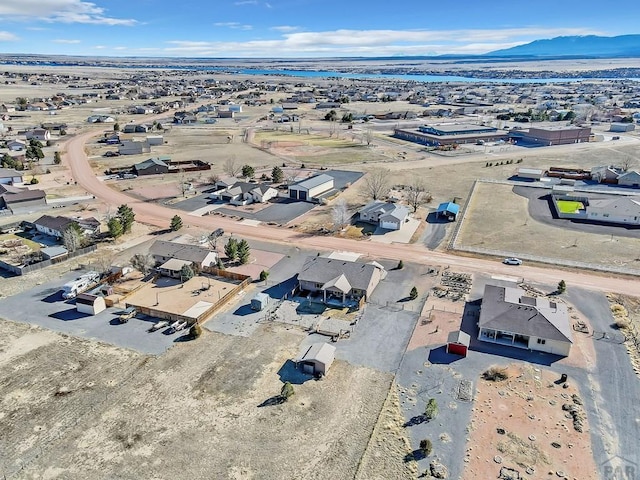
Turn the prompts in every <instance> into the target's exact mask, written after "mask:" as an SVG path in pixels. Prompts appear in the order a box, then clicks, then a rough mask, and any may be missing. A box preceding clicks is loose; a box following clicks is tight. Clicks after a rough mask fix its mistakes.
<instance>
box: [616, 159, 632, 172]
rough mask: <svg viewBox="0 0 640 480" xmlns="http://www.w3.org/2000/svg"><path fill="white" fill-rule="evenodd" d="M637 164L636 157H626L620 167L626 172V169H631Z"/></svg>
mask: <svg viewBox="0 0 640 480" xmlns="http://www.w3.org/2000/svg"><path fill="white" fill-rule="evenodd" d="M635 165H636V160H635V158H632V157H624V159H623V160H622V162H621V163H620V168H622V170H623V171H625V172H626V171H629V170H631V168H632V167H634V166H635Z"/></svg>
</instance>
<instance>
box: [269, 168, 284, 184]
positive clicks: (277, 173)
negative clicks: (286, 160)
mask: <svg viewBox="0 0 640 480" xmlns="http://www.w3.org/2000/svg"><path fill="white" fill-rule="evenodd" d="M271 180H272V181H273V183H280V182H282V180H284V173H283V172H282V169H281V168H280V167H279V166H277V165H276V166H275V167H273V170H271Z"/></svg>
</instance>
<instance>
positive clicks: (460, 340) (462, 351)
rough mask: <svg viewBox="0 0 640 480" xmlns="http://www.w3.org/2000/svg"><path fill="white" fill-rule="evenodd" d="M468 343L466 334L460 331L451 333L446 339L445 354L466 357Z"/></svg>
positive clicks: (469, 340)
mask: <svg viewBox="0 0 640 480" xmlns="http://www.w3.org/2000/svg"><path fill="white" fill-rule="evenodd" d="M470 342H471V337H470V336H469V334H468V333H464V332H463V331H460V330H456V331H455V332H451V333H449V336H448V337H447V353H453V354H454V355H461V356H463V357H466V356H467V351H468V350H469V343H470Z"/></svg>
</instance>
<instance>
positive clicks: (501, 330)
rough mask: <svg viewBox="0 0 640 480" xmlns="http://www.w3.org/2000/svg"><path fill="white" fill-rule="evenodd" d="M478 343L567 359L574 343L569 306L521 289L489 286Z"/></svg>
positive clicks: (485, 291)
mask: <svg viewBox="0 0 640 480" xmlns="http://www.w3.org/2000/svg"><path fill="white" fill-rule="evenodd" d="M478 326H479V332H478V340H481V341H483V342H491V343H497V344H500V345H507V346H512V347H518V348H527V349H529V350H537V351H540V352H546V353H552V354H554V355H562V356H565V357H566V356H567V355H569V352H570V350H571V345H572V343H573V335H572V333H571V330H572V327H571V323H570V321H569V314H568V312H567V306H566V305H565V304H564V303H560V302H556V301H553V300H549V299H548V298H545V297H528V296H526V293H525V291H524V290H522V289H521V288H518V287H516V286H515V284H514V286H507V287H501V286H498V285H486V286H485V289H484V297H483V298H482V307H481V310H480V319H479V321H478Z"/></svg>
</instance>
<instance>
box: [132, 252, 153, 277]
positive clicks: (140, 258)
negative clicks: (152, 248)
mask: <svg viewBox="0 0 640 480" xmlns="http://www.w3.org/2000/svg"><path fill="white" fill-rule="evenodd" d="M129 261H130V262H131V266H132V267H133V268H135V269H136V270H138V271H139V272H140V273H142V274H144V275H146V274H147V273H149V272H150V271H151V269H152V268H153V266H154V265H155V261H154V260H153V257H152V256H151V255H150V254H148V253H147V254H144V253H136V254H135V255H134V256H133V257H131V260H129Z"/></svg>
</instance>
